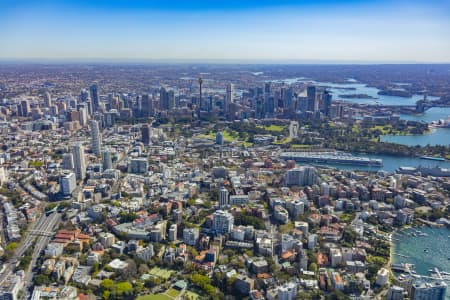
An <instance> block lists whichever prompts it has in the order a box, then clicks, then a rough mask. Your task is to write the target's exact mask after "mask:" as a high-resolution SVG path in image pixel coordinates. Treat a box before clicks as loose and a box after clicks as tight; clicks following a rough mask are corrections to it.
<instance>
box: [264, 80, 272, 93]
mask: <svg viewBox="0 0 450 300" xmlns="http://www.w3.org/2000/svg"><path fill="white" fill-rule="evenodd" d="M271 89H272V85H271V83H270V82H266V83H264V94H268V95H270V93H271V92H272V91H271Z"/></svg>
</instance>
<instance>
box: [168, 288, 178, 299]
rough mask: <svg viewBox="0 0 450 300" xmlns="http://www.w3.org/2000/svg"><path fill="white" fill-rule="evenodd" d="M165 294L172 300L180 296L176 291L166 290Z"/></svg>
mask: <svg viewBox="0 0 450 300" xmlns="http://www.w3.org/2000/svg"><path fill="white" fill-rule="evenodd" d="M166 294H167V295H169V296H170V297H172V298H176V297H178V295H180V292H179V291H177V290H176V289H168V290H167V291H166Z"/></svg>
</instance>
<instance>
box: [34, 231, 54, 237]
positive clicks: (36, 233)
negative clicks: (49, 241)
mask: <svg viewBox="0 0 450 300" xmlns="http://www.w3.org/2000/svg"><path fill="white" fill-rule="evenodd" d="M28 233H29V234H31V235H38V236H53V235H54V234H55V232H53V231H44V230H29V231H28Z"/></svg>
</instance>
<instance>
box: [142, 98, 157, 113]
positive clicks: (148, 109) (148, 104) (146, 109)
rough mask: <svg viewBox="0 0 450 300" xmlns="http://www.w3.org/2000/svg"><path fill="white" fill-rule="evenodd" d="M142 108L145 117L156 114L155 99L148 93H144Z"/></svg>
mask: <svg viewBox="0 0 450 300" xmlns="http://www.w3.org/2000/svg"><path fill="white" fill-rule="evenodd" d="M141 109H142V110H141V115H142V116H143V117H151V116H153V114H154V108H153V99H152V97H150V96H149V95H148V94H144V95H142V100H141Z"/></svg>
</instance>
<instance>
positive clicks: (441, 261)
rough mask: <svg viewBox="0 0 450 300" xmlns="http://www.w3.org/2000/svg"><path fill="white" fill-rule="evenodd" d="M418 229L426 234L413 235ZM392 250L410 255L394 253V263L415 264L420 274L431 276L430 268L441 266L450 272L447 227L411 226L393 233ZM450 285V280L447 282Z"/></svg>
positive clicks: (448, 297)
mask: <svg viewBox="0 0 450 300" xmlns="http://www.w3.org/2000/svg"><path fill="white" fill-rule="evenodd" d="M416 230H419V231H420V232H422V233H424V234H425V235H426V236H411V234H412V233H417V232H416ZM393 238H394V240H393V249H392V252H395V253H398V254H401V255H405V256H408V257H407V258H406V257H401V256H398V255H393V256H392V258H393V262H394V263H410V264H414V265H415V268H414V269H415V271H416V272H417V274H419V275H426V276H429V275H430V273H429V272H428V270H430V269H434V268H439V270H440V271H444V272H450V260H449V259H448V258H450V230H449V229H446V228H431V227H420V228H409V229H404V230H401V231H399V232H396V233H395V234H393ZM446 283H447V284H448V285H450V282H448V281H447V282H446ZM446 298H447V299H450V288H447V296H446Z"/></svg>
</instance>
